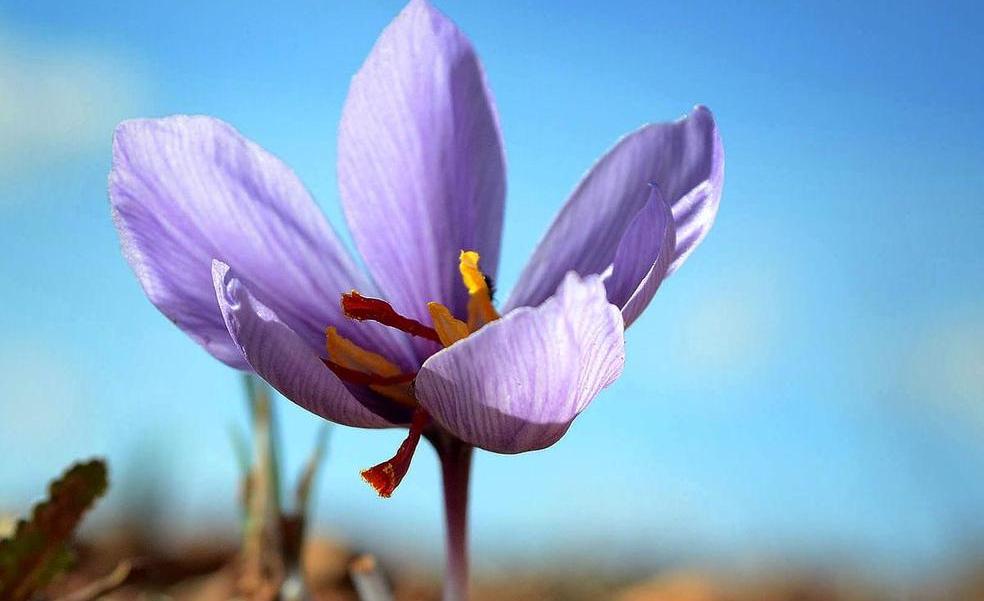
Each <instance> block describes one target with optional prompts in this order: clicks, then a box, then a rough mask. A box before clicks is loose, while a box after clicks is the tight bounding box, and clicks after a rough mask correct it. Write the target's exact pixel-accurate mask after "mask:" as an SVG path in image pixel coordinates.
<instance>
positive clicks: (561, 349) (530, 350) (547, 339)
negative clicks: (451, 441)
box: [415, 273, 625, 453]
mask: <svg viewBox="0 0 984 601" xmlns="http://www.w3.org/2000/svg"><path fill="white" fill-rule="evenodd" d="M624 361H625V349H624V338H623V328H622V316H621V314H620V313H619V310H618V308H617V307H615V306H614V305H611V304H610V303H609V302H608V301H607V300H606V292H605V287H604V284H603V283H602V281H601V278H600V277H598V276H590V277H588V278H586V279H584V280H582V279H581V278H580V277H579V276H577V275H576V274H574V273H571V274H569V275H568V276H567V278H566V279H565V280H564V282H563V284H562V285H561V287H560V289H559V290H558V291H557V294H556V296H553V297H551V298H550V299H549V300H547V301H546V302H544V303H543V304H542V305H540V306H539V307H535V308H531V307H523V308H520V309H517V310H515V311H513V312H511V313H509V314H508V315H506V316H505V317H503V318H502V319H500V320H498V321H495V322H492V323H490V324H489V325H487V326H485V327H484V328H482V329H481V330H479V331H478V332H476V333H475V334H472V335H471V336H469V337H468V338H465V339H464V340H461V341H459V342H457V343H455V344H454V345H452V346H450V347H448V348H447V349H445V350H443V351H440V352H439V353H437V354H436V355H434V356H433V357H431V358H430V359H428V360H427V361H426V362H425V363H424V365H423V367H422V368H421V370H420V372H419V373H418V374H417V380H416V388H415V389H416V394H417V399H418V400H419V401H420V403H421V405H422V406H423V407H424V408H426V409H427V410H428V411H429V412H430V414H431V415H432V416H433V417H434V419H435V420H436V421H437V422H438V423H440V424H441V425H442V426H443V427H444V428H446V429H447V430H448V431H450V432H451V433H453V434H454V435H456V436H458V437H459V438H461V439H462V440H464V441H465V442H468V443H471V444H473V445H476V446H479V447H482V448H484V449H487V450H490V451H495V452H497V453H520V452H523V451H532V450H535V449H542V448H544V447H547V446H550V445H552V444H553V443H555V442H556V441H557V440H558V439H559V438H560V437H561V436H563V435H564V433H565V432H566V431H567V428H568V427H569V426H570V424H571V421H572V420H573V419H574V418H575V417H576V416H577V414H578V413H580V412H581V411H582V410H583V409H584V408H585V407H587V405H588V403H589V402H591V399H593V398H594V397H595V395H597V394H598V392H599V391H601V389H602V388H604V387H605V386H607V385H609V384H611V383H612V382H613V381H615V379H616V378H617V377H618V376H619V375H620V374H621V373H622V364H623V363H624Z"/></svg>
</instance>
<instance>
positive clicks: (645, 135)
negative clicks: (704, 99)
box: [507, 106, 724, 310]
mask: <svg viewBox="0 0 984 601" xmlns="http://www.w3.org/2000/svg"><path fill="white" fill-rule="evenodd" d="M723 181H724V151H723V150H722V147H721V138H720V136H719V135H718V131H717V126H716V125H715V123H714V117H713V116H712V115H711V112H710V111H709V110H708V109H707V108H705V107H702V106H698V107H696V108H695V109H694V110H693V111H692V112H691V113H690V114H689V115H687V116H686V117H685V118H683V119H680V120H678V121H674V122H672V123H659V124H653V125H647V126H645V127H643V128H641V129H639V130H637V131H635V132H633V133H631V134H629V135H628V136H626V137H624V138H622V139H621V140H620V141H619V142H618V143H617V144H616V145H615V146H614V147H613V148H612V149H611V150H609V151H608V153H607V154H605V156H603V157H602V158H601V160H599V161H598V163H596V164H595V165H594V167H592V168H591V170H590V171H589V172H588V174H587V176H585V178H584V179H583V180H581V183H580V184H578V187H577V189H575V190H574V193H573V194H572V195H571V198H570V199H569V200H568V201H567V204H566V205H565V206H564V208H563V209H562V210H561V212H560V214H559V215H558V216H557V218H556V219H555V220H554V222H553V224H552V225H551V226H550V229H549V230H548V231H547V234H546V236H544V238H543V240H542V241H541V242H540V244H539V246H538V247H537V249H536V252H535V253H534V254H533V257H532V258H531V259H530V262H529V264H528V265H527V266H526V269H525V270H524V271H523V273H522V275H521V276H520V278H519V282H518V283H517V284H516V287H515V289H514V290H513V293H512V295H511V296H510V299H509V302H508V303H507V310H508V309H509V308H513V307H521V306H527V305H535V304H537V303H540V302H543V300H544V299H546V298H547V297H549V296H550V295H551V294H553V291H554V289H555V288H556V287H557V285H558V284H559V283H560V281H561V279H562V278H563V277H564V274H565V273H567V271H569V270H574V271H577V272H578V273H580V274H582V275H587V274H592V273H602V272H604V271H605V270H606V269H608V267H609V265H611V263H612V261H613V260H614V258H615V253H616V250H617V248H618V245H619V243H620V241H621V239H622V236H623V235H624V234H625V231H626V229H627V228H628V227H629V224H630V223H632V220H633V219H635V218H636V215H637V214H638V213H639V211H640V210H641V209H642V208H643V207H644V206H645V204H646V201H647V199H648V197H649V192H650V189H649V184H650V183H651V182H653V183H655V184H657V185H658V186H659V188H660V190H661V191H662V193H663V198H664V199H665V201H666V202H667V203H668V204H669V205H670V207H671V208H672V210H673V220H674V222H675V230H676V250H675V256H674V258H673V262H672V263H671V265H670V267H669V269H668V272H669V273H672V272H673V271H674V270H675V269H676V268H677V267H679V266H680V264H681V263H683V261H684V260H685V259H686V257H687V256H688V255H689V254H690V253H691V252H692V251H693V250H694V248H695V247H696V246H697V244H698V243H699V242H700V241H701V240H702V239H703V238H704V236H705V235H706V234H707V231H708V230H709V229H710V227H711V224H712V223H713V222H714V217H715V216H716V215H717V207H718V202H719V200H720V197H721V185H722V183H723ZM654 235H659V234H658V233H654Z"/></svg>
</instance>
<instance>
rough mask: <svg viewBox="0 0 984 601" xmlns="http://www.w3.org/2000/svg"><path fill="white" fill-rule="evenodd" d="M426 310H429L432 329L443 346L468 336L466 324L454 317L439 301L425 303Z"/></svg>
mask: <svg viewBox="0 0 984 601" xmlns="http://www.w3.org/2000/svg"><path fill="white" fill-rule="evenodd" d="M427 310H428V311H430V316H431V321H432V322H434V330H436V331H437V336H438V338H440V339H441V344H443V345H444V346H445V347H448V346H451V345H452V344H454V343H455V342H458V341H459V340H461V339H462V338H466V337H467V336H468V334H469V330H468V324H466V323H465V322H463V321H461V320H458V319H455V317H454V316H453V315H451V311H450V310H448V308H447V307H445V306H444V305H442V304H441V303H427Z"/></svg>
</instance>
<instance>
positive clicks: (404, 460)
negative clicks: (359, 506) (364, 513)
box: [362, 407, 430, 499]
mask: <svg viewBox="0 0 984 601" xmlns="http://www.w3.org/2000/svg"><path fill="white" fill-rule="evenodd" d="M429 422H430V415H428V413H427V412H426V411H424V410H423V409H421V408H419V407H418V408H417V410H416V411H414V412H413V417H412V418H411V421H410V433H409V434H407V438H406V440H404V441H403V444H401V445H400V448H399V449H397V451H396V455H393V457H392V458H391V459H388V460H386V461H384V462H382V463H380V464H379V465H375V466H373V467H371V468H369V469H367V470H363V471H362V479H363V480H365V481H366V482H367V483H369V486H371V487H372V488H373V490H375V491H376V492H377V493H378V494H379V496H381V497H383V498H387V499H388V498H389V497H390V496H392V495H393V491H394V490H396V487H397V486H399V485H400V482H402V481H403V477H404V476H406V475H407V470H409V469H410V460H412V459H413V453H414V451H416V450H417V443H419V442H420V435H421V433H422V432H423V431H424V428H425V427H427V424H428V423H429Z"/></svg>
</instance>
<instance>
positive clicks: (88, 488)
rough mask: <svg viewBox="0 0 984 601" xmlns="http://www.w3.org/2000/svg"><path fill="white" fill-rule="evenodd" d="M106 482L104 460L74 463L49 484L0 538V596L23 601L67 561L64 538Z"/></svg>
mask: <svg viewBox="0 0 984 601" xmlns="http://www.w3.org/2000/svg"><path fill="white" fill-rule="evenodd" d="M108 486H109V480H108V471H107V469H106V463H105V462H103V461H102V460H98V459H94V460H92V461H88V462H86V463H79V464H76V465H74V466H72V467H71V468H69V470H68V471H67V472H65V473H64V474H63V475H62V476H61V478H59V479H58V480H55V481H54V482H52V484H51V486H50V488H49V493H48V499H47V500H46V501H44V502H42V503H39V504H38V505H35V507H34V510H33V511H32V512H31V518H30V519H29V520H22V521H21V522H19V523H18V524H17V529H16V531H15V532H14V535H13V536H12V537H10V538H8V539H6V540H3V541H0V599H3V600H4V601H23V600H25V599H29V598H30V597H31V596H32V595H33V594H34V593H35V592H36V591H38V590H40V589H41V588H43V587H44V586H46V585H47V584H48V583H49V582H51V580H52V579H54V577H55V576H57V575H59V574H60V573H62V572H63V571H65V570H66V569H68V567H69V566H70V565H71V563H72V553H71V550H70V549H69V547H68V541H69V539H70V538H71V536H72V534H73V533H74V532H75V528H76V526H78V524H79V522H80V521H81V519H82V516H83V515H84V514H85V512H86V511H88V510H89V508H90V507H91V506H92V504H93V503H94V502H95V501H96V499H98V498H99V497H101V496H102V495H103V494H104V493H105V492H106V489H107V487H108Z"/></svg>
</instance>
